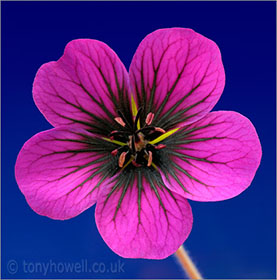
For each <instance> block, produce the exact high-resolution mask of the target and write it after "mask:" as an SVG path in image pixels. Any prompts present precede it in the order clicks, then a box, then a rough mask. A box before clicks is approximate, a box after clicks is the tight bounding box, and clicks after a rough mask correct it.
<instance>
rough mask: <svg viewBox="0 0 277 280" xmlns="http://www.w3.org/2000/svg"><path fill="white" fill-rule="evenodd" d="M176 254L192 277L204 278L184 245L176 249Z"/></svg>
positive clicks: (188, 274)
mask: <svg viewBox="0 0 277 280" xmlns="http://www.w3.org/2000/svg"><path fill="white" fill-rule="evenodd" d="M175 256H176V257H177V259H178V260H179V262H180V264H181V266H182V267H183V269H184V271H185V272H186V274H187V276H188V277H189V278H190V279H203V278H202V276H201V274H200V272H199V271H198V269H197V268H196V266H195V264H194V263H193V262H192V260H191V258H190V257H189V255H188V253H187V252H186V250H185V248H184V247H183V245H182V246H181V247H180V248H179V249H178V250H177V251H176V253H175Z"/></svg>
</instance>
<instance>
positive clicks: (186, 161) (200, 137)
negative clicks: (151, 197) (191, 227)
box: [162, 111, 262, 201]
mask: <svg viewBox="0 0 277 280" xmlns="http://www.w3.org/2000/svg"><path fill="white" fill-rule="evenodd" d="M172 150H173V151H172V155H171V160H172V167H173V171H174V173H173V176H172V174H171V175H169V177H168V178H166V176H165V175H164V174H162V176H163V179H164V182H165V184H166V185H167V186H168V188H170V189H171V190H173V191H176V192H178V193H179V194H181V195H183V196H184V197H186V198H189V199H192V200H197V201H219V200H224V199H228V198H232V197H234V196H237V195H239V194H240V193H241V192H242V191H244V190H245V189H246V188H247V187H248V186H249V185H250V184H251V182H252V180H253V178H254V176H255V173H256V171H257V169H258V167H259V165H260V161H261V156H262V150H261V144H260V141H259V138H258V135H257V132H256V130H255V128H254V126H253V125H252V123H251V122H250V121H249V120H248V119H247V118H246V117H244V116H242V115H241V114H239V113H236V112H228V111H218V112H212V113H209V114H208V115H207V116H206V117H204V118H203V119H201V120H199V121H197V122H195V123H194V124H192V125H189V126H188V127H186V128H185V130H184V132H181V133H180V136H178V139H176V144H175V145H173V148H172ZM174 174H175V175H176V177H175V175H174ZM174 177H175V178H174Z"/></svg>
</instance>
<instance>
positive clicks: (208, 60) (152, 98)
mask: <svg viewBox="0 0 277 280" xmlns="http://www.w3.org/2000/svg"><path fill="white" fill-rule="evenodd" d="M130 81H131V87H132V91H133V92H134V93H136V98H137V100H138V103H139V104H143V103H144V104H147V110H146V114H147V113H149V112H150V111H151V112H153V113H154V114H155V119H156V125H157V126H159V125H160V124H163V126H169V125H173V123H175V124H177V123H178V126H180V125H181V126H183V125H186V124H190V123H192V122H195V121H196V120H198V119H200V118H202V117H203V116H204V115H206V114H207V113H208V112H209V111H210V110H211V109H212V108H213V107H214V105H215V104H216V102H217V101H218V99H219V97H220V95H221V93H222V91H223V88H224V85H225V73H224V69H223V64H222V61H221V54H220V51H219V49H218V47H217V45H216V44H215V43H214V42H213V41H211V40H209V39H207V38H206V37H204V36H202V35H200V34H198V33H196V32H194V31H193V30H191V29H185V28H170V29H159V30H157V31H155V32H153V33H151V34H149V35H148V36H146V37H145V39H143V41H142V42H141V43H140V45H139V47H138V49H137V51H136V53H135V55H134V57H133V60H132V63H131V66H130Z"/></svg>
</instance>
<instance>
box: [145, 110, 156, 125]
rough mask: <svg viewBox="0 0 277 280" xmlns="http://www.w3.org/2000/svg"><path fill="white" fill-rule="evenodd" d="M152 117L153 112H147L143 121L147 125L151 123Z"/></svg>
mask: <svg viewBox="0 0 277 280" xmlns="http://www.w3.org/2000/svg"><path fill="white" fill-rule="evenodd" d="M153 119H154V114H153V113H149V114H148V115H147V117H146V120H145V123H146V124H147V125H150V124H151V123H152V121H153Z"/></svg>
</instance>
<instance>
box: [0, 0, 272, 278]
mask: <svg viewBox="0 0 277 280" xmlns="http://www.w3.org/2000/svg"><path fill="white" fill-rule="evenodd" d="M1 4H2V201H1V202H2V208H1V210H2V240H1V242H2V244H1V245H2V277H3V278H29V279H30V278H44V277H46V278H182V277H183V272H182V270H181V268H180V267H179V266H178V264H177V263H176V260H175V259H174V257H169V258H167V259H165V260H162V261H154V260H153V261H151V260H132V259H122V258H120V257H119V256H117V255H116V254H114V253H113V252H112V251H111V250H110V249H109V248H108V247H107V246H106V244H105V243H104V241H103V240H102V238H101V236H100V235H99V233H98V231H97V228H96V226H95V221H94V207H92V208H91V209H89V210H87V211H85V212H84V213H82V214H81V215H80V216H78V217H76V218H74V219H71V220H68V221H64V222H62V221H54V220H51V219H48V218H45V217H41V216H39V215H37V214H36V213H35V212H33V211H32V210H31V209H30V208H29V206H28V205H27V203H26V202H25V199H24V196H23V195H22V194H21V192H20V191H19V189H18V187H17V184H16V181H15V179H14V164H15V160H16V156H17V153H18V152H19V150H20V148H21V147H22V145H23V143H24V142H25V141H26V140H28V139H29V138H30V137H31V136H32V135H34V134H36V133H37V132H39V131H42V130H46V129H50V128H51V125H50V124H49V123H48V122H47V121H46V120H45V119H44V117H43V116H42V115H41V114H40V112H39V111H38V109H37V108H36V106H35V104H34V102H33V100H32V83H33V79H34V77H35V74H36V71H37V70H38V68H39V67H40V65H41V64H43V63H45V62H49V61H51V60H57V59H58V58H59V57H60V56H61V55H62V53H63V49H64V47H65V45H66V44H67V43H68V42H69V41H70V40H72V39H76V38H93V39H98V40H102V41H104V42H106V43H107V44H108V45H109V46H110V47H112V48H113V49H114V50H115V51H116V53H117V54H118V55H119V57H120V58H121V59H122V61H123V63H124V64H125V65H126V67H127V68H128V67H129V64H130V62H131V59H132V56H133V54H134V52H135V50H136V48H137V46H138V44H139V42H140V41H141V40H142V39H143V38H144V36H146V35H147V34H148V33H150V32H152V31H154V30H155V29H158V28H164V27H189V28H192V29H194V30H195V31H197V32H199V33H201V34H203V35H205V36H207V37H208V38H210V39H212V40H214V41H215V42H216V43H217V44H218V45H219V47H220V49H221V52H222V57H223V62H224V66H225V70H226V87H225V90H224V94H223V95H222V98H221V99H220V101H219V102H218V104H217V105H216V107H215V108H214V110H234V111H238V112H240V113H242V114H243V115H245V116H247V117H248V118H249V119H250V120H251V121H252V122H253V123H254V125H255V127H256V129H257V131H258V134H259V136H260V139H261V143H262V147H263V158H262V163H261V166H260V168H259V170H258V172H257V174H256V177H255V179H254V181H253V183H252V185H251V187H250V188H248V189H247V190H246V191H245V192H244V193H243V194H241V195H240V196H238V197H236V198H234V199H231V200H227V201H223V202H217V203H200V202H192V203H191V205H192V209H193V213H194V226H193V230H192V232H191V235H190V236H189V238H188V240H187V241H186V243H185V246H186V247H187V249H188V250H189V251H190V252H191V255H192V257H193V259H194V260H195V262H196V263H197V264H198V266H199V268H200V270H201V271H202V272H203V275H204V276H205V277H206V278H275V276H276V275H275V261H276V258H275V248H276V241H275V240H276V239H275V235H276V230H275V228H276V227H275V220H276V215H275V141H276V139H275V75H276V72H275V61H276V57H275V48H276V45H275V32H276V30H275V17H276V14H275V9H276V8H275V6H276V3H274V2H210V3H204V2H171V3H170V2H133V3H126V2H117V3H111V2H79V3H77V2H55V3H53V2H52V3H51V2H41V3H35V2H25V3H19V2H2V3H1ZM82 260H87V261H88V263H89V264H92V263H104V264H105V265H106V271H105V272H102V273H101V272H98V273H97V271H94V272H86V271H82V272H78V271H75V272H72V273H59V271H62V267H61V265H60V267H59V268H56V270H58V269H59V271H56V272H55V267H54V266H53V265H52V268H51V269H52V271H50V272H48V273H46V275H44V274H43V273H42V271H40V268H39V267H37V268H34V267H33V265H35V263H45V264H47V263H50V264H51V262H52V263H56V265H57V264H58V263H59V262H61V263H64V262H81V261H82ZM11 261H15V262H16V263H17V265H18V267H17V271H16V269H15V268H16V264H15V263H13V262H11ZM24 261H25V271H24ZM114 262H121V263H123V265H124V266H123V270H124V271H122V270H121V271H119V272H117V273H111V272H108V271H107V270H108V269H109V268H110V263H114ZM30 263H31V264H30ZM26 264H28V267H26ZM95 268H96V269H97V267H95ZM102 268H103V266H102ZM27 270H28V272H27Z"/></svg>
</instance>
